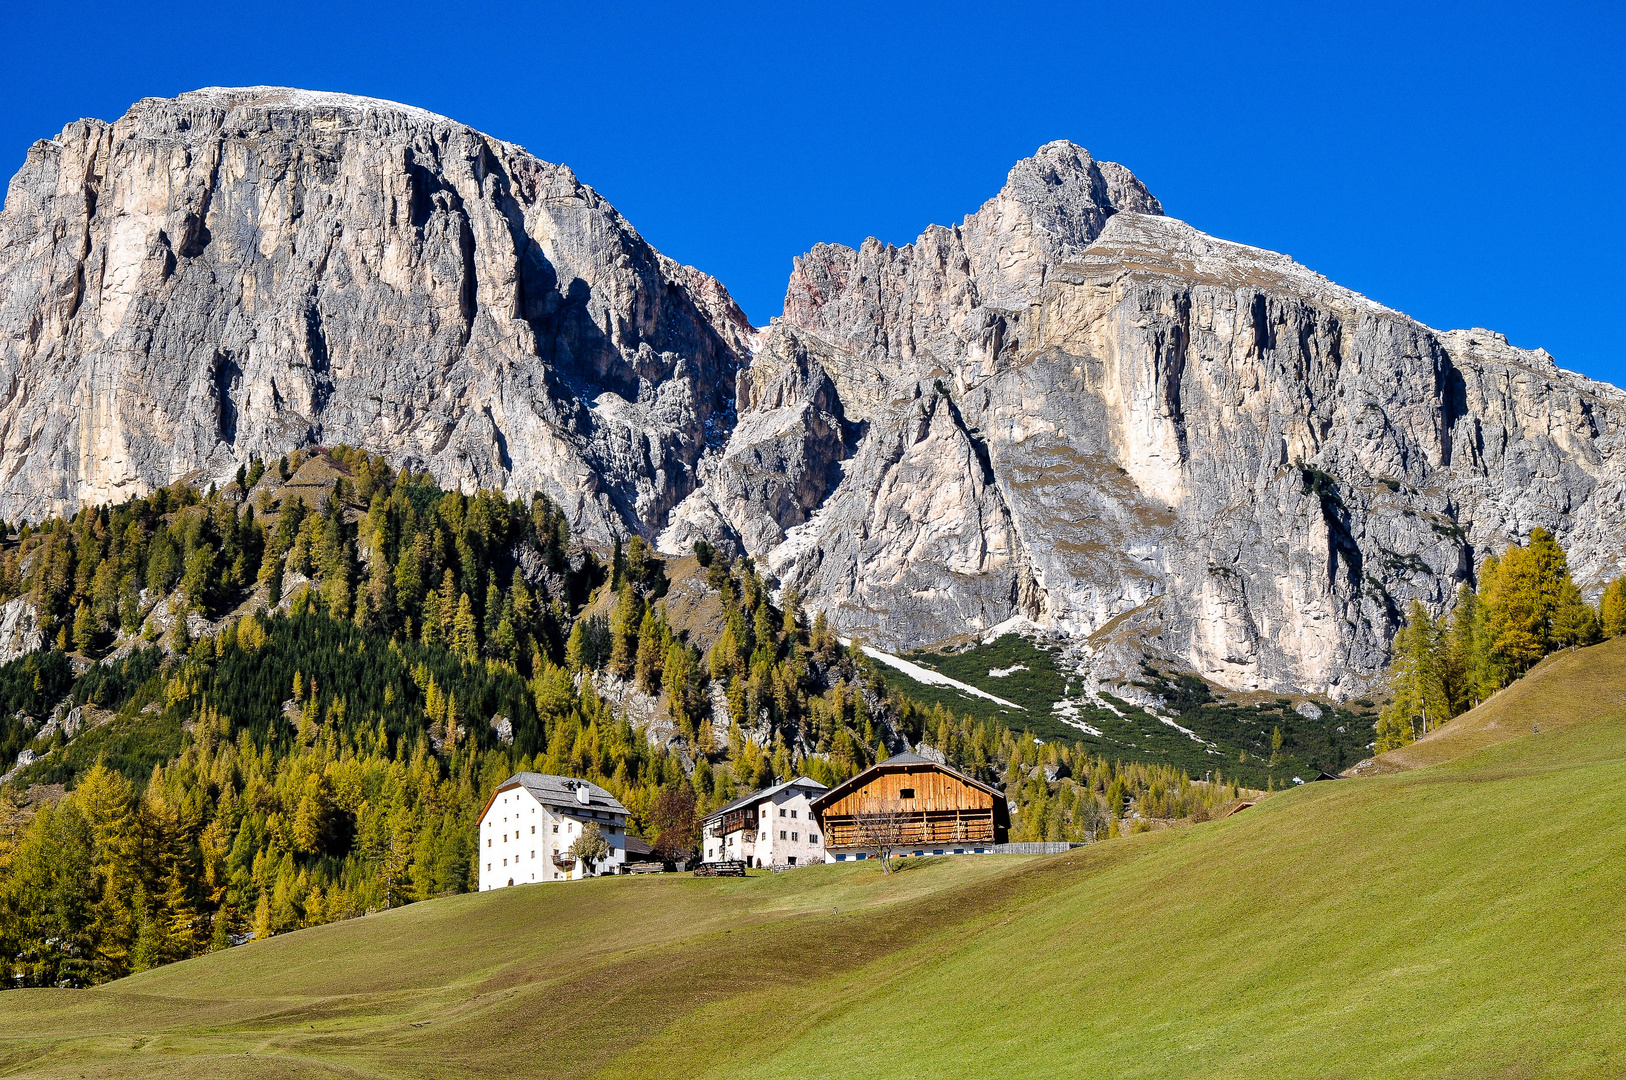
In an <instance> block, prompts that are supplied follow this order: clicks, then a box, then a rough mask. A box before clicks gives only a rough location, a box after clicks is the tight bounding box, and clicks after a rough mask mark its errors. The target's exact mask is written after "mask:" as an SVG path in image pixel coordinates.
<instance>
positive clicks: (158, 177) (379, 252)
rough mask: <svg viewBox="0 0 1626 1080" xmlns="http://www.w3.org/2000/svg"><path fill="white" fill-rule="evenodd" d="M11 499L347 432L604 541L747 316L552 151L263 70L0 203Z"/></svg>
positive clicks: (736, 357) (78, 149)
mask: <svg viewBox="0 0 1626 1080" xmlns="http://www.w3.org/2000/svg"><path fill="white" fill-rule="evenodd" d="M0 281H3V282H4V284H3V286H0V289H3V290H4V291H3V293H0V368H3V370H4V381H3V382H0V388H3V401H0V513H4V514H5V515H6V516H7V517H16V516H22V517H27V518H30V519H33V520H38V519H39V518H40V517H41V516H43V515H45V514H47V513H51V512H56V511H60V510H64V509H72V508H74V507H76V506H78V505H80V504H82V503H87V502H88V503H96V502H105V501H109V500H114V499H120V498H127V497H132V496H136V495H141V494H145V493H146V492H147V491H149V490H151V489H153V488H156V487H160V486H162V485H164V484H167V483H169V482H171V481H172V480H176V479H180V478H182V477H185V476H188V475H192V474H198V475H200V476H201V477H204V478H224V477H227V476H229V475H231V473H233V472H234V471H235V470H236V469H237V467H238V465H239V464H242V463H246V462H247V461H248V460H249V458H250V457H252V456H254V455H259V456H261V457H266V458H270V459H272V460H275V458H276V457H277V456H278V455H280V454H283V453H286V452H287V451H289V450H291V449H293V448H295V447H297V446H300V445H305V444H311V443H327V444H335V443H341V442H347V443H350V444H352V445H357V446H364V447H366V448H368V449H370V450H374V451H377V452H382V453H386V454H388V455H389V456H390V458H391V460H392V461H394V462H396V463H397V464H398V465H404V466H407V467H410V468H412V469H414V470H417V469H428V470H429V471H430V472H432V473H433V474H434V475H435V476H436V477H437V478H438V479H440V480H441V481H442V482H443V483H445V484H446V485H448V486H452V487H458V486H461V487H463V488H465V489H468V490H472V489H473V488H474V487H476V486H489V487H501V488H503V489H505V490H509V491H514V492H524V493H525V495H526V496H527V497H528V496H529V494H530V492H532V491H534V490H540V491H545V492H547V493H548V494H549V495H551V496H553V497H554V498H555V499H556V500H557V501H559V502H560V503H561V504H563V505H564V506H566V507H567V508H568V510H569V512H570V514H571V516H572V519H573V521H574V522H575V525H576V527H577V529H578V531H580V532H582V533H584V534H585V535H587V536H591V537H596V538H598V539H601V540H604V541H606V542H607V541H608V540H609V539H610V538H611V537H612V536H613V535H618V534H621V533H623V532H624V531H625V530H626V529H627V528H628V527H629V523H631V524H636V523H638V522H642V521H646V520H648V521H654V520H659V519H661V518H663V517H664V516H665V514H666V513H667V511H668V510H669V508H670V507H671V506H672V505H674V504H675V503H676V502H677V501H678V500H679V499H681V498H682V497H683V496H685V495H687V494H688V493H689V491H690V490H691V489H692V487H693V486H694V470H695V466H696V464H697V462H698V461H699V460H700V458H701V457H702V456H703V455H704V454H705V453H706V452H707V450H708V448H709V447H710V446H711V445H712V444H713V443H714V442H715V441H717V440H718V439H720V437H721V433H722V432H724V431H726V430H727V428H728V427H729V426H731V424H732V419H731V411H732V407H733V396H732V389H733V383H734V376H735V372H736V370H737V369H738V368H739V366H740V364H741V363H742V362H743V361H744V360H745V359H746V357H747V355H748V354H747V352H746V349H745V347H744V341H745V339H746V336H747V335H748V333H749V330H750V327H749V326H748V324H747V323H746V320H745V318H744V316H743V315H742V314H741V313H740V311H739V308H738V307H737V306H735V304H734V303H733V301H732V300H731V299H730V298H729V296H728V293H727V292H726V290H724V289H723V288H722V287H721V286H720V285H718V284H717V283H716V282H715V281H713V280H712V279H711V278H708V277H707V276H706V275H704V274H701V273H699V272H698V271H695V270H692V269H690V268H688V267H683V266H679V265H677V264H676V263H674V262H672V261H671V260H670V259H667V258H665V257H664V256H662V255H660V254H659V253H658V252H656V251H655V250H654V249H653V248H651V247H650V246H649V245H648V244H647V243H645V242H644V240H643V239H642V238H641V237H640V236H639V235H638V233H637V232H636V231H635V230H634V229H633V228H632V226H631V225H629V224H628V223H627V222H626V221H625V220H624V219H623V218H622V217H621V215H620V214H618V213H616V211H615V209H614V208H613V207H612V206H610V205H609V204H608V203H606V202H605V201H604V200H603V199H602V198H601V197H600V196H599V195H598V193H597V192H595V191H593V189H592V188H590V187H587V186H585V185H583V184H582V183H580V182H579V181H578V180H577V179H576V177H575V175H574V174H573V173H572V172H571V171H570V170H569V169H568V168H564V167H562V166H557V165H550V164H548V163H546V162H543V161H538V160H537V159H536V158H534V157H532V156H531V155H530V154H528V153H526V152H525V150H524V149H523V148H521V147H518V146H514V145H511V144H509V143H504V142H502V141H500V140H497V139H493V138H489V137H488V136H485V135H482V134H480V133H479V132H477V131H474V130H472V129H470V128H468V127H465V126H464V125H462V124H458V123H455V122H453V121H451V120H448V119H446V118H445V117H441V116H436V115H434V114H431V113H427V112H424V111H422V110H420V109H413V108H408V107H406V106H402V105H395V104H392V103H389V102H382V101H375V100H372V99H369V98H357V97H350V96H348V95H343V94H316V93H308V92H305V91H299V90H284V89H276V88H268V87H255V88H249V89H243V90H226V89H209V90H199V91H196V92H194V93H189V94H182V95H181V96H180V97H178V98H176V99H174V100H161V99H152V98H149V99H146V100H143V101H140V102H137V103H136V104H135V105H134V106H132V107H131V109H130V111H129V112H128V113H126V114H125V115H124V116H123V117H122V118H121V119H119V120H118V121H117V122H116V123H113V124H106V123H103V122H101V121H98V120H83V121H79V122H77V123H74V124H70V125H68V127H67V128H65V129H64V130H63V132H62V134H61V135H59V136H58V137H57V138H55V139H53V140H50V141H48V142H39V143H36V144H35V145H34V146H33V147H32V148H31V149H30V150H29V153H28V158H27V161H26V162H25V164H24V165H23V168H22V170H21V171H20V172H19V173H18V174H17V176H16V177H15V178H14V179H13V180H12V182H11V187H10V189H9V191H8V194H7V198H6V205H5V210H4V212H3V213H0Z"/></svg>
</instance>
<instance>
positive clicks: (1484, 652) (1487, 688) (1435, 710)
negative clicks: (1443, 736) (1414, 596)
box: [1377, 528, 1626, 753]
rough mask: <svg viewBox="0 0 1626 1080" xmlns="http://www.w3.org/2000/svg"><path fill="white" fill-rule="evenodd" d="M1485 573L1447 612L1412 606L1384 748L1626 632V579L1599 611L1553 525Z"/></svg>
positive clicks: (1381, 734)
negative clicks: (1561, 655) (1575, 651)
mask: <svg viewBox="0 0 1626 1080" xmlns="http://www.w3.org/2000/svg"><path fill="white" fill-rule="evenodd" d="M1478 577H1479V587H1478V588H1477V589H1475V588H1473V587H1471V586H1468V585H1463V586H1462V587H1461V588H1460V589H1459V590H1458V593H1457V602H1456V606H1455V607H1454V608H1453V609H1452V611H1451V613H1450V614H1449V615H1448V616H1442V617H1441V618H1439V619H1433V618H1431V617H1430V616H1429V613H1428V611H1427V610H1426V609H1425V608H1424V607H1423V606H1422V605H1421V604H1419V603H1417V602H1416V601H1413V602H1412V604H1411V608H1410V610H1409V612H1408V613H1407V619H1406V624H1405V626H1403V627H1402V628H1401V630H1400V632H1399V633H1398V634H1396V635H1395V640H1394V645H1393V648H1392V659H1391V661H1390V668H1389V701H1388V703H1387V704H1386V705H1385V706H1384V708H1383V711H1382V712H1381V713H1380V715H1379V719H1378V725H1377V749H1378V751H1379V752H1380V753H1381V752H1382V751H1384V750H1391V749H1393V748H1395V747H1397V746H1404V745H1406V744H1407V743H1410V742H1413V741H1415V740H1417V739H1420V738H1422V737H1423V736H1424V735H1426V734H1428V733H1429V732H1430V731H1432V730H1433V729H1435V728H1437V727H1439V725H1441V724H1443V723H1445V722H1446V721H1447V720H1449V719H1451V718H1452V717H1454V716H1459V715H1461V714H1462V713H1464V712H1467V711H1468V710H1469V709H1471V708H1473V707H1474V706H1476V705H1478V704H1479V703H1480V702H1482V701H1484V700H1485V699H1486V698H1488V697H1490V696H1491V695H1492V694H1494V693H1495V692H1496V691H1498V690H1500V689H1502V687H1504V686H1507V685H1508V684H1509V683H1511V682H1512V681H1513V680H1514V679H1516V678H1518V677H1519V676H1521V675H1523V674H1524V673H1525V672H1526V671H1528V670H1530V668H1531V667H1533V666H1534V665H1535V664H1536V663H1537V662H1538V661H1539V660H1541V659H1542V657H1544V656H1547V655H1548V654H1549V653H1552V652H1555V651H1557V650H1559V649H1568V648H1573V647H1575V646H1580V645H1593V644H1596V643H1597V642H1599V641H1603V640H1605V639H1607V638H1614V637H1619V636H1620V635H1621V634H1623V633H1626V578H1617V579H1615V580H1614V581H1613V582H1611V583H1610V584H1609V585H1608V586H1607V587H1606V588H1605V589H1604V590H1603V593H1602V595H1601V596H1600V597H1599V602H1598V606H1597V607H1593V606H1592V605H1591V604H1589V603H1587V601H1586V599H1585V597H1583V596H1582V595H1581V590H1580V588H1579V587H1577V586H1576V584H1575V582H1574V580H1573V579H1572V578H1571V577H1570V571H1569V561H1568V559H1567V558H1566V557H1565V554H1564V549H1563V548H1562V547H1560V546H1559V544H1558V542H1557V541H1556V540H1554V539H1553V535H1552V534H1551V533H1549V532H1548V531H1547V530H1546V529H1541V528H1537V529H1533V530H1531V533H1530V540H1529V542H1528V543H1526V544H1513V545H1511V546H1509V547H1508V548H1507V550H1506V551H1504V552H1503V553H1502V554H1501V555H1500V556H1498V555H1494V554H1493V555H1490V556H1488V557H1487V558H1486V559H1485V561H1484V563H1483V564H1482V565H1481V566H1480V568H1479V575H1478Z"/></svg>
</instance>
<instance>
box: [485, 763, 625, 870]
mask: <svg viewBox="0 0 1626 1080" xmlns="http://www.w3.org/2000/svg"><path fill="white" fill-rule="evenodd" d="M589 822H591V823H592V824H595V825H597V826H598V828H599V831H600V832H601V833H603V834H604V839H605V840H606V841H608V842H609V845H610V855H609V858H607V859H604V860H603V861H601V862H599V863H598V864H597V865H595V866H594V867H593V868H592V869H591V870H588V869H587V868H586V867H584V866H582V865H580V862H579V860H576V859H572V858H571V857H570V845H571V844H573V843H574V842H575V841H576V838H577V837H579V836H581V834H582V830H583V829H585V828H586V827H587V825H588V823H589ZM479 859H480V891H481V892H485V891H486V890H487V889H501V888H504V887H506V886H509V885H529V884H530V883H532V882H533V881H569V880H572V879H576V878H582V877H587V876H594V877H596V876H598V875H600V874H615V873H619V872H620V870H621V867H622V865H624V864H625V863H626V861H627V808H626V807H625V806H622V805H621V803H620V802H618V801H617V800H616V798H615V796H614V795H611V794H610V793H609V792H608V791H605V790H604V789H603V788H601V787H599V786H598V785H597V784H590V783H588V782H587V781H586V780H574V779H571V778H570V777H568V776H547V775H545V774H543V773H533V772H522V773H516V774H514V775H513V776H510V777H509V778H508V779H507V780H504V781H503V782H502V783H501V784H498V785H497V790H496V791H494V792H492V795H491V801H490V802H488V803H486V808H485V809H484V810H483V811H481V813H480V852H479Z"/></svg>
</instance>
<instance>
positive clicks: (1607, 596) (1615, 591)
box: [1598, 577, 1626, 638]
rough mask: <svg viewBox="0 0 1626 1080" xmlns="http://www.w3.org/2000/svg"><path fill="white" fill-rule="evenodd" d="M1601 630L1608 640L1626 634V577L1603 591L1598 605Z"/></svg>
mask: <svg viewBox="0 0 1626 1080" xmlns="http://www.w3.org/2000/svg"><path fill="white" fill-rule="evenodd" d="M1598 614H1599V619H1598V622H1599V624H1600V626H1599V629H1600V631H1601V632H1602V634H1603V636H1604V637H1606V638H1617V637H1620V636H1621V635H1622V634H1626V577H1618V578H1616V579H1615V580H1614V581H1611V582H1610V583H1609V586H1608V587H1607V588H1606V589H1604V590H1603V597H1602V598H1601V600H1600V601H1599V603H1598Z"/></svg>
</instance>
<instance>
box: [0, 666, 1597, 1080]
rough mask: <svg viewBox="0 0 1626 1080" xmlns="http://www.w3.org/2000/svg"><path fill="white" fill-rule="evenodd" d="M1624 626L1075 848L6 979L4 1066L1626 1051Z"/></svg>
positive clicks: (1098, 1071) (1463, 1058)
mask: <svg viewBox="0 0 1626 1080" xmlns="http://www.w3.org/2000/svg"><path fill="white" fill-rule="evenodd" d="M1618 651H1619V650H1615V649H1613V648H1612V646H1610V645H1605V646H1599V647H1598V648H1597V649H1595V650H1584V651H1583V652H1582V653H1579V654H1575V655H1574V656H1572V658H1571V659H1570V661H1569V662H1568V665H1567V666H1566V664H1564V663H1554V664H1549V665H1544V666H1543V667H1542V668H1538V669H1537V670H1536V671H1535V672H1533V673H1532V674H1531V675H1530V676H1527V678H1526V679H1525V680H1523V681H1522V683H1521V684H1518V685H1519V686H1520V688H1521V689H1520V695H1521V696H1520V697H1519V698H1518V701H1517V704H1518V711H1519V715H1520V717H1521V718H1530V717H1540V716H1543V715H1546V714H1547V713H1548V712H1551V713H1552V714H1554V715H1563V716H1566V717H1567V718H1568V719H1567V720H1566V721H1565V722H1564V723H1560V724H1556V725H1555V726H1552V727H1550V728H1549V727H1543V730H1542V731H1541V733H1539V734H1536V733H1533V732H1532V731H1531V729H1530V724H1529V723H1527V722H1524V720H1523V719H1521V723H1520V724H1519V725H1511V724H1506V723H1503V724H1501V725H1500V726H1499V727H1496V728H1494V729H1493V730H1492V734H1490V735H1485V734H1484V733H1485V731H1486V730H1487V728H1486V721H1485V716H1486V715H1489V713H1482V714H1481V715H1479V716H1477V717H1476V714H1475V713H1469V714H1467V715H1466V716H1464V717H1460V718H1458V720H1456V721H1453V722H1452V723H1453V724H1454V725H1455V724H1461V725H1463V726H1464V729H1465V730H1473V731H1475V732H1478V733H1479V734H1477V735H1476V736H1475V737H1474V739H1472V740H1469V742H1471V744H1472V745H1470V746H1468V747H1467V749H1466V751H1465V752H1464V753H1462V754H1460V755H1459V756H1455V757H1452V756H1449V755H1448V754H1446V755H1445V756H1444V757H1443V759H1442V760H1438V761H1436V762H1434V763H1431V764H1427V765H1426V766H1424V767H1409V768H1408V767H1407V766H1406V764H1405V763H1402V764H1400V765H1398V766H1396V767H1397V768H1401V769H1404V771H1397V772H1393V773H1391V774H1389V775H1382V776H1377V777H1374V778H1368V779H1355V780H1343V781H1338V782H1335V783H1321V784H1309V785H1306V786H1304V787H1301V788H1296V789H1293V790H1291V791H1286V792H1282V793H1280V794H1277V795H1275V796H1272V797H1271V798H1269V799H1266V800H1265V801H1264V802H1262V803H1260V804H1259V805H1258V806H1256V807H1254V808H1252V809H1250V810H1247V811H1245V812H1243V813H1240V814H1237V815H1235V816H1233V817H1230V818H1227V819H1224V820H1221V821H1213V822H1206V823H1202V824H1198V825H1192V826H1189V827H1182V828H1176V829H1169V830H1163V831H1158V832H1152V833H1146V834H1141V835H1136V836H1129V837H1124V838H1121V839H1115V840H1110V841H1106V842H1104V843H1100V844H1097V845H1094V846H1092V847H1089V848H1080V849H1076V850H1074V851H1073V852H1071V853H1069V854H1066V855H1057V856H1047V857H1042V858H1020V857H1004V856H1000V857H993V856H985V857H980V858H977V857H963V858H959V859H954V858H945V859H923V860H918V861H914V860H910V861H909V862H908V863H906V864H905V866H904V868H903V869H902V870H901V871H900V872H898V873H896V874H893V875H890V876H883V875H882V874H880V873H879V872H878V870H877V869H876V868H875V867H874V866H873V865H865V864H858V865H853V864H845V865H839V866H825V867H814V868H809V869H805V870H798V871H795V872H792V873H788V874H784V875H781V876H778V877H773V876H760V877H752V878H748V879H746V880H743V881H742V880H733V881H730V880H697V879H694V878H690V877H686V876H677V875H668V876H661V877H653V878H634V879H605V880H599V881H593V882H587V883H581V884H571V885H563V886H539V887H531V888H519V889H511V890H505V891H502V892H497V893H488V894H484V895H468V896H456V897H450V898H447V899H443V900H435V901H430V902H427V903H422V904H416V905H413V906H410V907H407V908H402V909H399V910H396V911H391V912H386V913H383V914H379V915H374V916H369V917H367V918H364V919H357V920H353V921H350V922H342V923H335V924H330V925H327V926H322V927H317V928H314V929H311V930H305V931H300V932H298V933H293V934H289V935H285V936H281V937H277V938H273V939H271V940H269V941H265V942H258V943H251V944H249V945H246V946H243V947H240V948H236V949H231V950H227V951H225V952H221V953H216V954H213V955H210V956H206V957H203V958H201V959H197V960H192V961H188V962H185V963H181V964H176V965H173V966H171V967H167V968H162V969H158V970H156V971H151V972H147V973H144V974H141V975H137V976H133V977H131V978H128V979H124V980H121V981H119V982H115V983H111V984H108V985H106V986H102V987H98V988H96V989H91V990H26V991H11V992H6V993H4V994H0V1075H3V1076H42V1077H76V1076H81V1075H83V1076H97V1077H125V1076H143V1075H157V1074H166V1075H177V1074H184V1075H186V1076H188V1077H193V1078H205V1077H215V1076H221V1077H224V1076H233V1077H280V1076H351V1077H373V1076H401V1077H442V1076H445V1077H454V1076H456V1077H462V1076H487V1075H498V1074H500V1073H501V1074H507V1075H519V1076H541V1075H546V1076H598V1077H638V1078H640V1080H647V1078H648V1077H650V1076H652V1075H654V1076H660V1077H663V1078H664V1077H679V1078H681V1077H716V1078H724V1077H753V1078H781V1077H782V1078H790V1077H798V1078H800V1077H808V1076H828V1077H895V1076H909V1077H916V1078H933V1077H1002V1078H1003V1077H1012V1078H1025V1077H1034V1078H1046V1080H1049V1078H1052V1077H1057V1076H1113V1077H1181V1076H1192V1077H1273V1078H1274V1077H1416V1076H1440V1077H1453V1078H1456V1077H1462V1078H1467V1077H1498V1078H1530V1077H1546V1076H1555V1077H1556V1076H1563V1077H1614V1076H1620V1075H1622V1074H1623V1073H1626V694H1623V693H1622V691H1623V690H1626V665H1623V664H1621V663H1620V662H1619V660H1620V657H1619V656H1618V655H1617V653H1618ZM1578 684H1585V685H1586V686H1587V687H1589V689H1588V690H1587V693H1588V695H1590V696H1589V697H1588V700H1591V701H1593V702H1595V707H1594V708H1593V709H1591V710H1589V715H1585V716H1581V715H1577V712H1576V708H1575V706H1574V704H1573V703H1574V700H1575V697H1576V695H1575V694H1574V693H1573V692H1571V689H1570V688H1571V687H1573V686H1575V685H1578ZM1493 708H1499V709H1504V710H1505V708H1506V702H1502V703H1500V704H1499V703H1498V699H1493V700H1492V702H1490V703H1488V704H1487V706H1482V709H1483V710H1492V709H1493ZM1566 710H1567V711H1566ZM1451 730H1452V728H1451V725H1447V727H1446V729H1444V731H1443V732H1442V738H1443V737H1444V736H1445V735H1446V734H1447V733H1449V732H1450V731H1451ZM1444 741H1445V742H1446V743H1448V744H1449V742H1450V739H1449V738H1445V739H1444ZM1419 745H1422V744H1419ZM1436 753H1437V754H1440V753H1443V752H1438V751H1437V752H1436Z"/></svg>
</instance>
